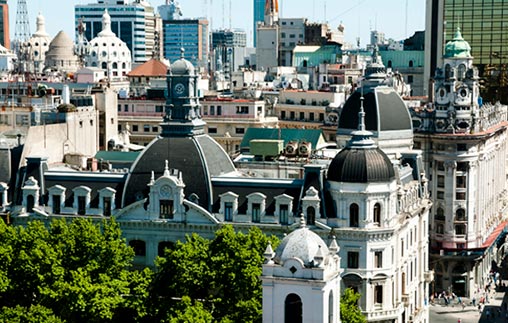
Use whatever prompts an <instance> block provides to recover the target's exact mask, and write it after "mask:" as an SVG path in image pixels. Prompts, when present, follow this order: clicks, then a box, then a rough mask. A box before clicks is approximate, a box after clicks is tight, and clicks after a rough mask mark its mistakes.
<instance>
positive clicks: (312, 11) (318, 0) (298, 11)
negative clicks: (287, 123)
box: [9, 0, 425, 46]
mask: <svg viewBox="0 0 508 323" xmlns="http://www.w3.org/2000/svg"><path fill="white" fill-rule="evenodd" d="M17 1H18V0H9V7H10V8H9V9H10V27H11V37H13V36H14V28H15V21H16V5H17ZM27 2H28V12H29V15H30V31H31V33H34V32H35V17H36V16H37V13H38V12H41V13H42V14H43V15H44V17H45V18H46V30H47V31H48V33H49V34H50V35H51V36H52V37H54V36H55V35H56V34H57V33H58V32H59V31H60V30H64V31H65V32H66V33H68V34H69V36H71V38H74V5H76V4H87V3H95V2H96V0H27ZM148 2H149V3H150V4H151V5H152V6H154V7H157V6H159V5H161V4H163V3H164V2H165V1H164V0H149V1H148ZM179 2H180V6H181V8H182V12H183V15H184V17H189V18H192V17H202V16H204V15H205V14H206V13H208V16H209V17H212V21H211V24H212V27H213V28H214V29H218V28H223V27H225V28H229V26H230V24H231V27H233V28H240V29H244V30H246V31H247V32H248V39H249V41H251V40H252V25H253V23H252V15H253V13H252V12H253V4H252V0H180V1H179ZM205 3H207V4H208V5H207V7H205V6H204V4H205ZM279 6H280V9H281V17H285V18H297V17H305V18H308V19H309V20H310V21H315V22H323V21H325V20H326V21H328V22H329V23H330V24H331V26H332V27H333V28H336V27H337V26H338V25H339V24H340V23H341V22H342V23H343V24H344V26H345V33H346V41H348V42H351V43H355V42H356V38H357V37H360V40H361V44H362V46H363V45H365V44H366V43H368V42H369V37H370V36H369V35H370V30H374V29H377V30H380V31H383V32H384V33H385V35H386V37H387V38H393V39H395V40H401V39H404V38H406V37H409V36H411V35H412V34H413V33H414V31H417V30H424V28H425V0H279ZM205 8H208V10H206V9H205ZM230 8H231V10H230ZM325 8H326V9H325ZM230 11H231V13H230ZM223 13H224V14H223ZM406 13H407V14H406ZM230 17H231V19H230Z"/></svg>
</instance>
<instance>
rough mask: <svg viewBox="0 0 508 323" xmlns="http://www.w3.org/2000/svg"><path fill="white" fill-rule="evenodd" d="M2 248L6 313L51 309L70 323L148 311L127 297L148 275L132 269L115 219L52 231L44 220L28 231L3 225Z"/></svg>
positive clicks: (1, 295)
mask: <svg viewBox="0 0 508 323" xmlns="http://www.w3.org/2000/svg"><path fill="white" fill-rule="evenodd" d="M0 250H2V251H4V252H2V253H1V255H0V258H1V259H0V260H1V261H0V277H1V278H2V279H1V280H2V282H3V283H0V306H2V307H4V310H3V312H4V313H11V312H12V313H16V312H17V311H20V310H19V309H20V308H29V309H30V308H34V309H38V308H47V309H48V310H49V311H50V312H51V313H54V315H55V316H56V317H57V318H59V319H61V320H62V321H67V322H108V321H113V318H114V317H115V316H116V315H118V311H119V310H121V309H122V310H125V309H126V308H128V309H131V312H135V313H131V314H135V315H136V316H143V315H144V313H146V309H144V308H143V307H142V306H139V302H140V301H139V300H136V301H131V300H130V299H129V298H127V297H125V295H131V294H132V293H133V292H139V288H138V287H139V286H142V285H143V284H142V282H143V281H144V285H145V286H146V285H147V284H148V282H149V280H150V275H149V274H147V273H138V272H131V271H129V270H128V269H129V267H130V266H131V262H132V259H133V257H134V253H133V251H132V249H131V248H130V247H128V246H127V245H126V243H125V241H124V239H123V238H122V237H121V232H120V228H119V226H118V224H117V223H116V222H114V221H112V220H109V221H106V220H105V221H103V222H102V223H96V224H94V223H93V222H92V221H91V220H87V219H82V218H80V219H75V220H73V221H72V222H69V223H68V222H66V221H65V220H63V219H62V220H55V221H53V222H51V224H50V225H49V227H46V226H45V225H44V223H42V222H40V221H31V222H30V223H29V224H28V225H27V226H26V227H22V226H13V227H11V226H7V225H5V223H3V221H0ZM133 282H136V285H134V284H133ZM141 297H146V294H145V295H141ZM37 306H40V307H37ZM138 310H140V311H139V312H138ZM28 313H30V312H28Z"/></svg>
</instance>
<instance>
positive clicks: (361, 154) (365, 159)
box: [328, 146, 395, 183]
mask: <svg viewBox="0 0 508 323" xmlns="http://www.w3.org/2000/svg"><path fill="white" fill-rule="evenodd" d="M394 178H395V172H394V169H393V165H392V163H391V162H390V158H388V156H387V155H386V154H385V153H384V152H383V151H382V150H381V149H379V148H377V147H373V148H367V149H364V148H356V147H354V146H353V147H346V148H344V149H343V150H341V151H340V152H339V153H338V154H337V155H336V156H335V157H334V158H333V160H332V162H331V163H330V166H329V167H328V180H329V181H334V182H349V183H370V182H390V181H391V180H393V179H394Z"/></svg>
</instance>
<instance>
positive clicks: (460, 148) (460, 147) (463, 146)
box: [457, 144, 467, 151]
mask: <svg viewBox="0 0 508 323" xmlns="http://www.w3.org/2000/svg"><path fill="white" fill-rule="evenodd" d="M457 151H467V145H466V144H457Z"/></svg>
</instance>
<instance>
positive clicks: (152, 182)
mask: <svg viewBox="0 0 508 323" xmlns="http://www.w3.org/2000/svg"><path fill="white" fill-rule="evenodd" d="M154 183H155V174H154V173H153V170H152V176H151V177H150V185H153V184H154Z"/></svg>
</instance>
